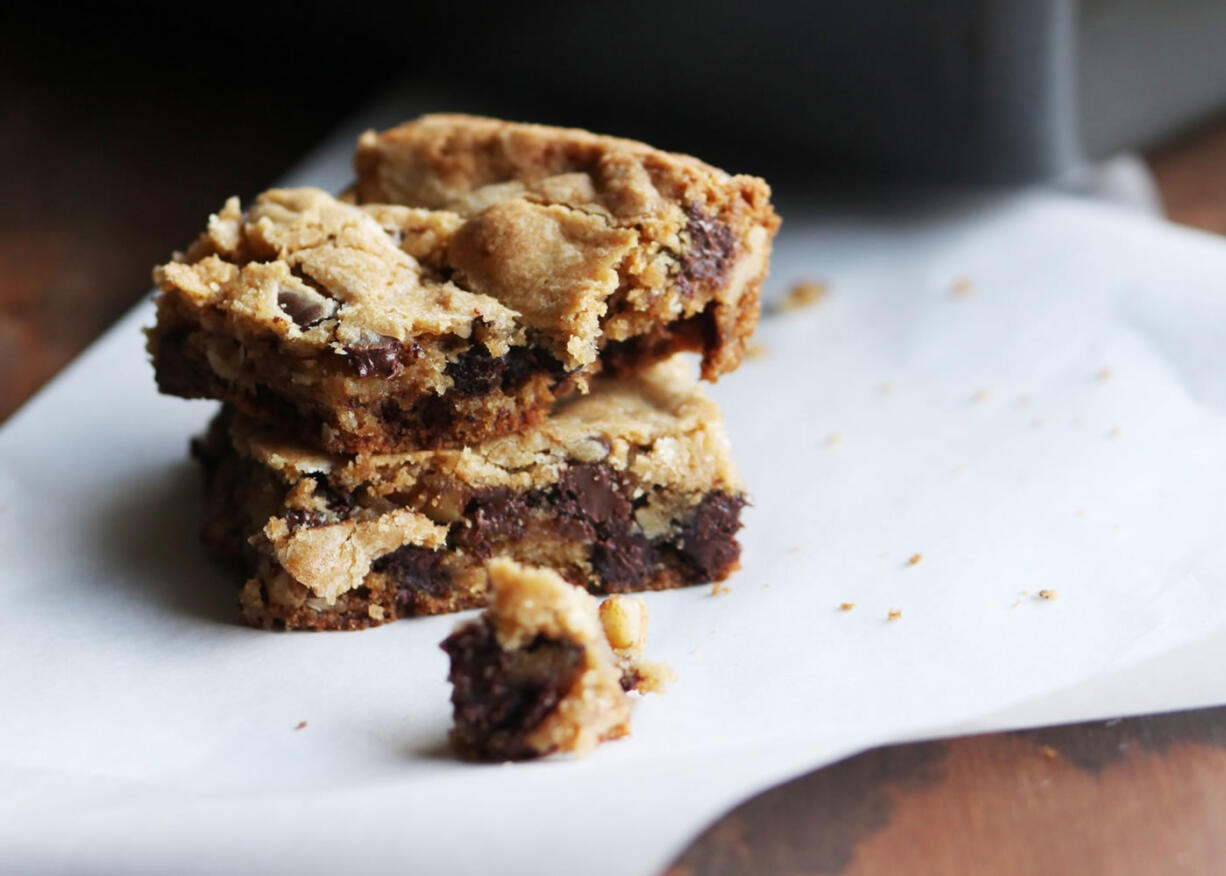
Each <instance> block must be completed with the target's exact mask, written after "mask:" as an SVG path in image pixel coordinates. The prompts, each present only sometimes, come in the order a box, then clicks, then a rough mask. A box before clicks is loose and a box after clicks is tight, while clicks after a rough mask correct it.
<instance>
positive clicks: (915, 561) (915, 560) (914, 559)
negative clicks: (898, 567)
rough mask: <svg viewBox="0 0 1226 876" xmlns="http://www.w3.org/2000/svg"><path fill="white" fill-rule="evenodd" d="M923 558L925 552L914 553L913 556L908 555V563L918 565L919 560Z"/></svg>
mask: <svg viewBox="0 0 1226 876" xmlns="http://www.w3.org/2000/svg"><path fill="white" fill-rule="evenodd" d="M923 558H924V555H923V554H912V555H911V556H909V557H907V565H908V566H918V565H919V561H920V560H922V559H923Z"/></svg>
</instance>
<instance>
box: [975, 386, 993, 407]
mask: <svg viewBox="0 0 1226 876" xmlns="http://www.w3.org/2000/svg"><path fill="white" fill-rule="evenodd" d="M991 398H992V389H991V387H987V386H984V387H981V388H979V389H977V390H975V392H974V394H973V395H972V396H971V404H975V405H981V404H983V403H984V402H985V401H988V400H989V399H991Z"/></svg>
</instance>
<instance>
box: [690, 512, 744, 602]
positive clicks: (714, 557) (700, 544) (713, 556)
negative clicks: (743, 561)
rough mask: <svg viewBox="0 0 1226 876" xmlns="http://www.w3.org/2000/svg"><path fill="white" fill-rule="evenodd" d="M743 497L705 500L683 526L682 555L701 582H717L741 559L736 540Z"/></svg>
mask: <svg viewBox="0 0 1226 876" xmlns="http://www.w3.org/2000/svg"><path fill="white" fill-rule="evenodd" d="M744 507H745V498H744V497H743V496H731V495H729V494H728V493H725V492H722V491H720V492H714V493H710V494H708V495H707V496H705V497H703V500H702V501H701V502H699V503H698V507H697V508H696V509H695V510H694V514H693V516H691V517H690V519H689V520H688V521H686V522H685V523H684V524H682V526H681V533H680V539H679V544H680V552H681V557H682V559H684V560H685V561H686V564H687V565H688V566H689V567H690V569H691V570H692V572H693V573H694V574H695V575H696V580H699V581H717V580H719V579H721V578H723V577H725V576H726V575H727V574H728V572H729V571H731V569H732V567H733V565H735V564H736V561H737V560H738V559H740V557H741V545H740V544H739V543H738V542H737V540H736V533H737V530H739V529H740V528H741V509H742V508H744Z"/></svg>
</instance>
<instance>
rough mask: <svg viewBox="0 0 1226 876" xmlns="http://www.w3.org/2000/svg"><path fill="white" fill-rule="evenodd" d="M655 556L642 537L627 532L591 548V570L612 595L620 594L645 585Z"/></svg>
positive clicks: (604, 540)
mask: <svg viewBox="0 0 1226 876" xmlns="http://www.w3.org/2000/svg"><path fill="white" fill-rule="evenodd" d="M655 565H656V552H655V549H654V548H653V547H652V544H651V542H650V541H649V540H648V539H647V537H646V536H645V535H643V534H642V533H635V532H631V531H630V528H629V526H627V527H626V528H625V530H624V531H622V532H618V533H615V534H613V535H611V536H609V537H608V538H605V539H601V540H600V541H598V542H596V543H595V544H594V545H592V569H593V570H594V571H595V572H596V574H597V575H599V576H600V578H601V580H603V581H604V584H605V589H606V590H607V591H608V592H609V593H621V592H624V591H626V590H630V589H632V588H634V587H635V586H636V585H642V584H645V583H646V582H647V579H649V578H650V577H651V572H652V569H653V568H654V567H655Z"/></svg>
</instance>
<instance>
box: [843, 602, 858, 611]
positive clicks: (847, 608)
mask: <svg viewBox="0 0 1226 876" xmlns="http://www.w3.org/2000/svg"><path fill="white" fill-rule="evenodd" d="M855 607H856V604H855V603H854V602H840V603H839V611H851V610H852V609H853V608H855Z"/></svg>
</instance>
